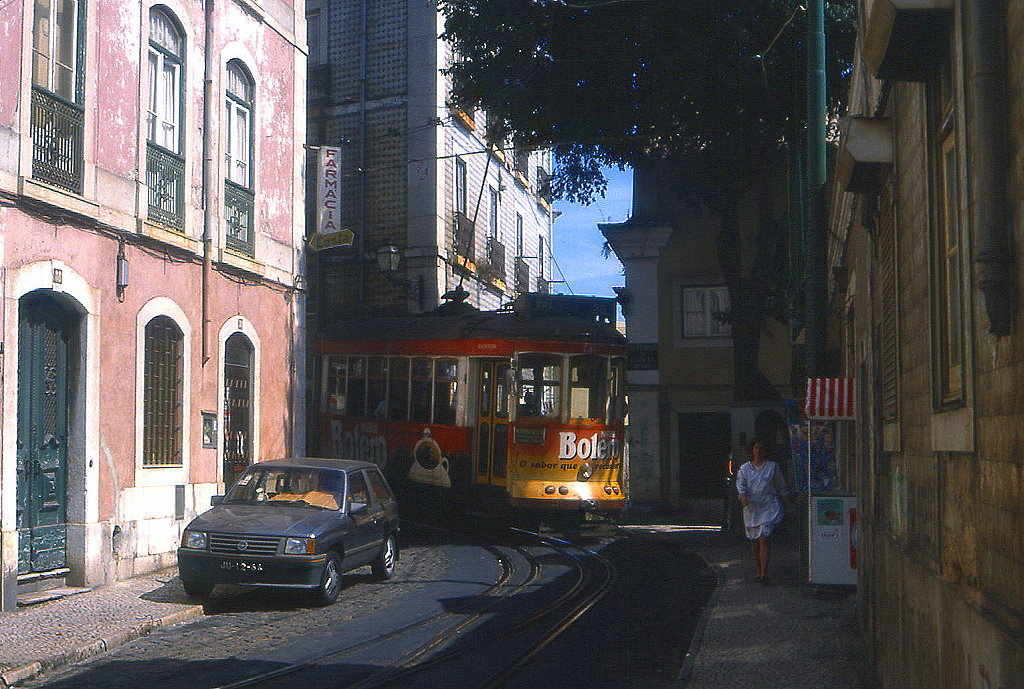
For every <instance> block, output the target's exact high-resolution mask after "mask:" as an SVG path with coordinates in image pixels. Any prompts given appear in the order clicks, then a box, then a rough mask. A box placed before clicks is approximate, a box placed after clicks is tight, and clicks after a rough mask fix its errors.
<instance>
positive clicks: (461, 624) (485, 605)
mask: <svg viewBox="0 0 1024 689" xmlns="http://www.w3.org/2000/svg"><path fill="white" fill-rule="evenodd" d="M406 523H407V524H409V523H412V524H415V525H416V526H418V527H420V528H424V529H428V530H433V531H437V532H445V533H448V534H454V533H456V532H453V531H450V530H447V529H442V528H441V527H437V526H432V525H427V524H421V523H416V522H410V521H409V520H406ZM458 535H459V536H460V537H463V538H467V539H468V540H472V541H475V544H476V545H478V546H479V547H481V548H483V549H485V550H487V551H488V552H489V553H491V554H492V555H493V556H494V557H495V559H496V560H497V562H498V563H499V564H500V566H501V573H500V574H499V576H498V578H497V579H496V580H495V581H494V583H493V584H491V585H490V586H489V587H488V588H487V589H486V590H485V591H484V592H482V593H480V594H478V595H477V596H476V597H477V598H479V599H480V600H481V601H482V602H481V603H480V604H479V605H477V606H473V607H475V608H476V609H475V610H474V609H473V607H469V608H467V609H465V610H458V611H443V612H438V613H435V614H433V615H430V616H428V617H424V618H422V619H419V620H416V621H414V622H411V623H409V624H406V625H403V626H402V627H400V628H397V629H393V630H391V631H389V632H386V633H383V634H380V635H378V636H376V637H373V638H371V639H367V640H365V641H362V642H359V643H357V644H353V645H350V646H346V647H344V648H340V649H332V650H330V651H327V652H321V653H317V654H315V655H310V656H307V657H305V658H303V659H301V660H299V661H297V662H294V663H290V664H288V665H285V666H283V667H280V668H275V669H274V670H270V671H267V672H264V673H260V674H257V675H253V676H251V677H247V678H245V679H242V680H238V681H236V682H232V683H230V684H223V685H219V686H217V687H213V688H212V689H243V688H246V687H259V686H261V685H266V684H268V683H270V682H272V681H274V680H277V679H280V678H282V677H285V676H288V675H294V674H296V673H299V672H301V671H303V670H306V669H308V668H311V667H314V666H315V665H317V664H318V663H321V662H324V661H327V660H337V659H339V658H344V657H345V656H350V655H353V654H356V653H358V652H360V651H363V650H366V649H368V648H371V647H373V646H376V645H380V644H383V643H386V642H388V641H391V640H394V639H397V638H400V637H402V636H404V635H406V634H409V633H410V632H413V631H416V630H419V629H422V628H424V627H428V626H430V625H431V624H435V623H439V622H441V621H442V620H444V619H447V618H451V617H454V616H456V615H460V616H461V615H465V617H463V618H462V619H460V620H459V621H458V622H457V623H456V624H454V625H451V626H449V627H445V628H444V629H442V630H440V631H439V632H438V633H437V634H435V635H434V637H432V638H431V639H430V640H429V641H428V642H426V643H424V644H422V645H421V646H420V647H418V648H417V649H415V650H414V651H412V652H410V653H408V654H406V656H405V657H403V659H402V661H401V662H402V663H405V664H408V663H414V662H415V661H416V659H418V658H420V657H422V656H423V655H426V654H427V653H430V652H431V651H432V650H434V649H436V648H438V647H440V646H442V645H444V644H445V643H447V642H448V641H450V640H452V639H454V638H456V637H458V636H459V635H460V634H461V633H462V632H463V631H464V630H465V629H467V628H469V627H471V626H472V625H473V624H474V623H476V622H477V621H478V620H479V619H480V617H481V616H482V615H484V614H486V613H487V611H488V610H489V609H491V608H493V607H495V606H496V605H497V604H498V603H499V602H500V601H501V600H503V599H506V598H509V597H511V596H514V595H515V594H516V593H519V592H521V591H522V590H524V589H526V588H528V587H529V586H531V585H532V584H533V583H534V582H535V581H536V579H537V577H538V576H539V574H540V565H539V563H538V562H537V561H536V558H535V557H534V556H533V555H532V554H530V553H529V552H527V551H526V550H525V549H523V548H515V547H514V546H513V549H514V550H516V552H517V553H519V554H520V555H521V556H522V557H523V558H524V559H525V560H526V561H527V562H528V563H529V564H530V572H529V574H528V575H527V576H526V577H525V578H524V580H523V581H522V582H520V583H518V584H515V585H513V586H511V587H509V586H508V584H509V581H510V580H511V579H512V577H513V576H514V575H515V572H516V571H515V566H514V563H513V561H512V560H511V559H510V558H509V557H508V555H507V554H506V553H504V552H502V551H501V550H500V548H499V547H498V546H497V545H495V544H493V543H489V542H487V541H484V540H481V539H473V538H472V537H469V536H467V534H465V533H458ZM494 594H498V595H497V597H496V598H492V597H491V596H493V595H494ZM467 613H468V615H467ZM365 681H366V680H365V679H364V680H360V682H358V683H356V684H355V685H351V686H352V687H358V686H363V682H365ZM366 686H386V685H384V684H379V683H377V684H373V683H371V684H368V685H366Z"/></svg>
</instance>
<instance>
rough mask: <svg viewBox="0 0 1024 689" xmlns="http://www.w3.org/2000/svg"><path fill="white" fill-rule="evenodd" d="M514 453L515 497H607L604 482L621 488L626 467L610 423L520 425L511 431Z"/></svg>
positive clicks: (513, 492)
mask: <svg viewBox="0 0 1024 689" xmlns="http://www.w3.org/2000/svg"><path fill="white" fill-rule="evenodd" d="M511 457H512V462H511V468H512V471H511V474H512V475H511V478H512V481H511V485H510V486H509V488H510V493H511V497H512V498H533V499H548V500H550V499H552V498H554V499H557V498H559V497H565V498H570V499H579V498H584V499H586V498H597V499H607V498H608V497H610V496H609V495H606V491H605V490H604V486H605V485H608V484H610V483H614V484H616V487H617V484H618V482H619V479H620V472H621V469H622V448H621V440H620V437H619V434H618V433H616V432H615V431H614V430H612V429H609V428H607V427H604V428H594V427H589V428H587V427H580V426H554V425H546V426H529V425H522V424H520V425H517V426H516V427H515V429H514V430H513V434H512V452H511ZM552 485H553V486H555V490H556V494H554V495H553V494H551V493H550V487H549V486H552ZM563 485H564V486H565V487H566V488H567V491H568V492H567V493H563V492H562V491H561V490H560V489H561V487H562V486H563ZM582 493H588V494H587V495H583V494H582Z"/></svg>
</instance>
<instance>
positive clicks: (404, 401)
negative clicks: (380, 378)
mask: <svg viewBox="0 0 1024 689" xmlns="http://www.w3.org/2000/svg"><path fill="white" fill-rule="evenodd" d="M388 363H389V366H388V418H389V419H397V420H399V421H405V420H406V419H408V418H409V360H408V359H406V358H404V357H392V358H391V359H390V361H389V362H388Z"/></svg>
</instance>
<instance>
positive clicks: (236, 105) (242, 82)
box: [224, 60, 255, 189]
mask: <svg viewBox="0 0 1024 689" xmlns="http://www.w3.org/2000/svg"><path fill="white" fill-rule="evenodd" d="M254 91H255V87H254V85H253V81H252V77H250V76H249V72H248V71H247V70H246V69H245V66H244V65H243V64H242V63H241V62H239V61H238V60H232V61H231V62H229V63H228V70H227V88H226V89H225V95H226V104H227V118H226V120H225V121H226V122H227V142H226V143H227V146H226V148H225V150H224V158H225V161H224V162H225V169H226V170H227V178H228V179H229V180H231V181H232V182H234V183H235V184H237V185H239V186H242V187H245V188H246V189H250V188H252V106H253V94H254Z"/></svg>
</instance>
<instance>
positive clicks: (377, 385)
mask: <svg viewBox="0 0 1024 689" xmlns="http://www.w3.org/2000/svg"><path fill="white" fill-rule="evenodd" d="M366 369H367V377H366V414H367V416H369V415H370V414H373V415H374V416H375V417H377V418H378V419H382V418H384V417H385V416H387V411H388V403H387V394H388V386H387V376H388V369H387V359H385V358H384V357H382V356H372V357H370V358H369V359H368V360H367V365H366Z"/></svg>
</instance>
